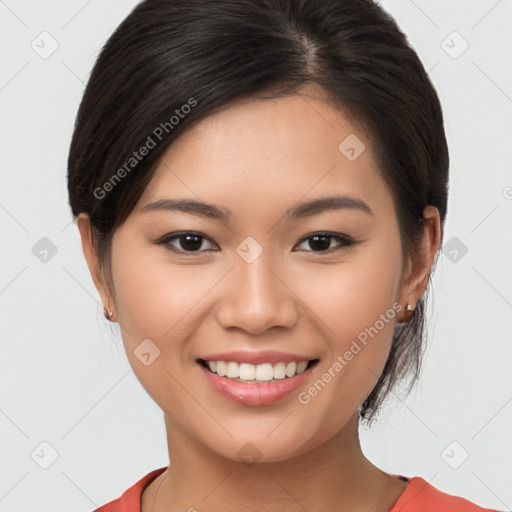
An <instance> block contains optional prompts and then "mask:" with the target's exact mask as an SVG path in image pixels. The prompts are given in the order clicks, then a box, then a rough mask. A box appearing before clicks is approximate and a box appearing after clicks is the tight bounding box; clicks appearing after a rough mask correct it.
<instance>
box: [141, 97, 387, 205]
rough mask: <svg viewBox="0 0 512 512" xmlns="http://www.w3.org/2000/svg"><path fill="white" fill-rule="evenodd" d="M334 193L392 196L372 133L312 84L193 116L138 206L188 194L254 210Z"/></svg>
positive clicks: (377, 200) (382, 201) (376, 200)
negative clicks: (291, 92)
mask: <svg viewBox="0 0 512 512" xmlns="http://www.w3.org/2000/svg"><path fill="white" fill-rule="evenodd" d="M333 193H342V194H348V195H353V196H358V197H361V198H363V197H364V198H365V200H367V201H370V202H372V203H373V204H374V205H375V206H376V207H377V209H379V208H381V209H382V208H384V209H385V208H386V207H388V208H389V206H390V205H389V202H390V201H391V195H390V191H389V190H388V188H387V186H386V184H385V182H384V181H383V180H382V178H381V176H380V173H379V171H378V167H377V163H376V161H375V159H374V155H373V149H372V144H371V141H370V139H369V136H368V135H367V134H366V133H364V131H362V128H361V126H360V125H359V123H356V122H355V121H354V120H353V119H351V118H350V117H349V116H347V115H346V113H345V112H344V111H343V109H341V108H335V107H334V106H333V105H332V103H330V102H329V101H328V100H327V98H326V97H325V95H323V93H322V92H321V91H320V90H318V89H315V88H311V87H309V88H303V89H302V90H301V91H300V92H299V93H298V94H294V95H290V96H285V97H280V98H272V99H259V98H250V99H243V100H239V101H236V102H234V103H231V104H229V105H228V106H226V107H225V108H223V109H222V110H220V111H217V112H215V113H214V114H211V115H209V116H207V117H205V118H203V119H202V120H200V121H199V122H197V123H196V124H195V125H193V126H192V127H191V128H189V129H188V130H187V131H185V132H184V133H183V134H182V135H181V136H180V137H179V138H178V139H177V140H176V141H174V142H173V144H172V145H171V146H170V147H169V148H168V149H167V151H166V152H165V153H164V155H163V157H162V158H161V160H160V163H159V166H158V168H157V169H156V171H155V174H154V176H153V178H152V180H151V182H150V183H149V185H148V186H147V188H146V190H145V191H144V193H143V195H142V197H141V199H140V201H139V206H140V207H143V206H144V204H146V203H147V202H150V201H156V200H159V199H164V198H169V197H170V198H172V197H184V196H186V197H189V198H194V199H201V200H209V202H215V203H217V204H226V205H228V204H232V205H234V208H229V206H228V208H229V209H230V210H231V209H234V210H236V206H238V207H239V210H247V209H248V208H252V210H253V212H254V209H255V210H256V211H261V210H262V209H265V210H268V209H270V208H271V207H272V206H273V205H275V206H276V207H278V208H279V209H280V210H283V208H285V207H289V206H291V205H292V204H293V203H296V202H297V201H299V200H300V199H301V198H306V197H309V198H311V197H320V196H326V195H327V194H329V195H332V194H333ZM234 213H235V215H236V211H235V212H234Z"/></svg>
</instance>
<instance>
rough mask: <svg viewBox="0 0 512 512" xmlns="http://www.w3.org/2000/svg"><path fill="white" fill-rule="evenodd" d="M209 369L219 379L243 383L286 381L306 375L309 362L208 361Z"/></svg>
mask: <svg viewBox="0 0 512 512" xmlns="http://www.w3.org/2000/svg"><path fill="white" fill-rule="evenodd" d="M207 364H208V367H209V368H210V370H211V371H212V372H213V373H217V375H219V377H228V378H230V379H238V380H243V381H256V382H268V381H271V380H273V379H276V380H277V379H284V378H286V377H288V378H289V377H294V376H295V375H300V374H301V373H304V371H305V370H306V367H307V365H308V361H301V362H300V363H296V362H291V363H277V364H274V365H272V364H270V363H263V364H258V365H254V364H249V363H241V364H238V363H235V362H234V361H207Z"/></svg>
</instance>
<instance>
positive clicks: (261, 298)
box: [217, 251, 299, 335]
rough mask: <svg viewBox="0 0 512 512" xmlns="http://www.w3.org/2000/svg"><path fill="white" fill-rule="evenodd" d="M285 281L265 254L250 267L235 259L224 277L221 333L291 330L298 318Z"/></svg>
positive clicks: (219, 313) (219, 314)
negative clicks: (230, 331)
mask: <svg viewBox="0 0 512 512" xmlns="http://www.w3.org/2000/svg"><path fill="white" fill-rule="evenodd" d="M280 269H281V270H280ZM287 280H288V281H289V280H290V278H289V276H285V275H284V272H283V271H282V266H277V265H271V263H270V261H269V259H267V258H266V256H265V251H263V253H262V254H261V255H260V256H259V257H258V258H257V259H256V260H255V261H253V262H252V263H247V262H246V261H244V260H243V259H242V258H239V257H238V255H236V258H235V261H234V267H233V269H232V270H231V272H229V274H228V275H227V276H226V281H225V283H224V288H223V291H224V293H223V294H222V299H221V302H220V304H219V307H218V309H217V321H218V322H219V324H220V325H221V326H222V327H224V328H225V329H229V328H231V329H233V328H238V329H242V330H244V331H246V332H248V333H250V334H254V335H257V334H261V333H263V332H265V331H266V330H268V329H270V328H272V327H288V328H291V327H293V326H294V325H295V323H296V322H297V320H298V318H299V304H298V299H297V297H296V295H295V294H294V293H293V283H290V282H287Z"/></svg>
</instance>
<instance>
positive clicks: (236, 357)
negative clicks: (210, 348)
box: [200, 350, 315, 365]
mask: <svg viewBox="0 0 512 512" xmlns="http://www.w3.org/2000/svg"><path fill="white" fill-rule="evenodd" d="M200 359H202V360H204V361H226V362H229V361H233V362H235V363H238V364H241V363H249V364H253V365H258V364H263V363H270V364H277V363H291V362H293V361H295V362H297V363H300V362H301V361H311V360H313V359H315V358H314V357H307V356H301V355H299V354H290V353H289V352H279V351H277V350H260V351H258V352H251V351H247V350H234V351H231V352H222V353H217V354H209V355H207V356H204V357H201V358H200Z"/></svg>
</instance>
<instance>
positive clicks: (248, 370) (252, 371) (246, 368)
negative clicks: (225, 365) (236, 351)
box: [235, 363, 256, 380]
mask: <svg viewBox="0 0 512 512" xmlns="http://www.w3.org/2000/svg"><path fill="white" fill-rule="evenodd" d="M235 364H236V363H235ZM255 377H256V367H255V366H254V365H253V364H247V363H242V364H241V365H240V378H241V379H242V380H254V378H255Z"/></svg>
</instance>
